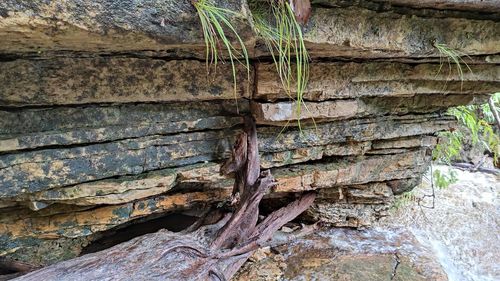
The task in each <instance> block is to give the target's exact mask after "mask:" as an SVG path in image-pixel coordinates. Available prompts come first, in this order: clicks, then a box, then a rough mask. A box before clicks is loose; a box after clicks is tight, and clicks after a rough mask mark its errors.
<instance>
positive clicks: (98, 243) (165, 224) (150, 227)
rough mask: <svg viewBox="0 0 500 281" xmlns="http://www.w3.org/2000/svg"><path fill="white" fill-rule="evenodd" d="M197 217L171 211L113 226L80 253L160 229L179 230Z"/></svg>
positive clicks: (113, 244)
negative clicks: (147, 218)
mask: <svg viewBox="0 0 500 281" xmlns="http://www.w3.org/2000/svg"><path fill="white" fill-rule="evenodd" d="M197 219H198V217H196V216H191V215H185V214H180V213H173V214H167V215H163V216H161V217H157V218H154V219H149V220H147V221H140V222H133V223H132V224H129V225H127V226H124V227H118V228H113V229H110V230H107V231H103V232H101V233H99V234H98V236H97V237H96V239H95V240H94V241H92V242H91V243H90V244H89V245H88V246H86V247H85V248H83V250H82V252H81V255H85V254H90V253H95V252H99V251H102V250H105V249H108V248H111V247H113V246H115V245H118V244H120V243H123V242H126V241H129V240H131V239H133V238H136V237H139V236H142V235H145V234H148V233H154V232H157V231H159V230H161V229H167V230H169V231H172V232H179V231H182V230H184V229H186V228H187V227H189V226H190V225H192V224H193V223H194V222H195V221H196V220H197Z"/></svg>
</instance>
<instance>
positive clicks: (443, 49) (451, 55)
mask: <svg viewBox="0 0 500 281" xmlns="http://www.w3.org/2000/svg"><path fill="white" fill-rule="evenodd" d="M434 47H435V48H436V49H437V50H438V52H439V54H440V58H439V70H438V73H437V74H439V73H440V72H441V70H442V68H443V64H444V62H443V59H446V60H447V61H448V68H449V74H448V75H451V70H452V67H451V65H452V64H454V65H455V67H456V69H457V73H458V77H459V78H460V81H461V86H462V87H463V82H464V69H463V68H462V65H465V66H466V68H467V69H468V70H469V71H470V73H473V72H472V69H471V68H470V67H469V65H468V64H467V62H465V60H464V59H463V57H465V56H467V55H466V54H464V53H462V52H459V51H457V50H454V49H452V48H450V47H448V46H447V45H446V44H441V43H434Z"/></svg>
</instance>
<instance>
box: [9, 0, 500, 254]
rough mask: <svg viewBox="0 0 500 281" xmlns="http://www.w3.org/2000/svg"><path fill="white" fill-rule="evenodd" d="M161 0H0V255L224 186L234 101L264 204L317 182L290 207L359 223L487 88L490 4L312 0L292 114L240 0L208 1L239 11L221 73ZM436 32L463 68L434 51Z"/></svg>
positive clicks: (39, 248) (71, 237)
mask: <svg viewBox="0 0 500 281" xmlns="http://www.w3.org/2000/svg"><path fill="white" fill-rule="evenodd" d="M166 2H168V3H165V1H152V2H151V1H149V2H146V1H76V2H74V3H73V4H67V3H66V4H62V3H48V4H46V3H31V1H22V0H9V1H4V2H2V3H0V38H1V39H2V44H0V54H1V57H0V255H7V256H9V257H13V258H17V259H20V260H23V261H28V262H31V263H36V264H48V263H53V262H55V261H58V260H64V259H68V258H70V257H74V256H77V255H79V254H80V253H81V252H82V250H83V248H84V247H85V246H87V245H88V244H89V243H93V242H95V241H96V239H98V238H99V237H100V235H101V234H102V233H104V232H105V231H109V230H116V229H120V228H126V227H129V226H131V225H133V224H135V223H138V222H144V221H148V220H151V219H155V218H158V217H161V216H164V215H165V214H170V213H172V212H190V213H191V214H195V215H199V213H200V212H199V211H201V210H203V209H205V208H207V206H208V205H210V204H213V205H216V204H220V203H221V202H225V201H227V200H228V199H229V197H230V193H231V189H232V179H231V178H225V177H222V176H220V175H219V172H218V171H219V168H220V164H221V163H222V162H223V161H224V159H226V158H227V157H228V156H229V153H230V150H231V147H232V145H233V142H234V140H235V136H237V134H238V133H240V132H241V124H242V122H243V119H242V116H243V115H246V114H252V115H253V116H254V117H255V119H256V121H257V123H258V124H259V125H258V128H257V131H258V136H259V151H260V154H261V159H262V168H266V169H267V168H269V169H271V170H272V173H273V175H274V176H275V178H276V180H277V185H276V187H275V188H274V189H273V191H272V192H271V193H269V194H268V195H267V199H268V201H267V202H268V204H270V205H272V204H275V202H276V201H280V200H285V201H286V200H287V198H290V197H293V196H294V195H293V194H294V193H298V192H302V191H308V190H317V192H318V199H317V201H316V203H315V205H314V206H313V207H312V208H311V209H310V210H308V211H307V212H306V214H305V215H304V218H306V219H310V220H323V221H325V222H327V223H329V224H331V225H334V226H346V227H366V226H369V225H371V224H372V222H373V221H374V220H376V219H378V218H380V217H382V216H385V215H386V210H387V208H388V207H389V206H390V204H391V202H392V200H393V198H394V195H395V194H401V193H402V192H405V191H408V190H410V189H411V188H412V187H413V186H415V185H416V184H417V183H418V182H419V181H420V178H421V176H422V174H423V173H424V171H425V170H426V168H427V166H428V163H429V161H430V157H431V156H430V154H431V150H432V148H433V146H434V145H435V144H436V141H437V140H436V137H435V134H436V133H437V132H439V131H443V130H448V129H450V128H453V127H454V126H455V123H454V121H453V120H452V119H450V118H449V117H446V116H444V115H443V114H442V113H443V112H444V110H446V109H447V108H448V107H451V106H455V105H461V104H469V103H479V102H481V101H483V100H484V99H485V97H487V95H488V94H490V93H492V92H495V91H498V89H499V88H500V68H499V67H498V59H495V56H494V55H495V54H498V53H499V52H500V49H499V48H498V46H500V35H499V33H498V32H496V30H498V29H499V28H500V23H499V22H498V17H497V19H496V20H495V17H494V16H495V15H497V16H498V14H495V9H494V8H495V7H497V5H495V3H489V2H486V1H485V2H484V3H483V4H482V6H473V5H472V3H473V2H475V1H439V2H446V3H448V4H449V5H444V6H443V5H441V4H439V5H438V4H437V2H438V1H424V2H425V3H428V4H429V5H431V7H434V6H432V5H434V4H433V2H436V5H438V6H435V7H437V8H439V9H441V8H442V7H446V8H448V7H450V9H453V11H445V10H440V11H434V12H425V14H422V13H423V11H422V10H421V9H413V8H412V7H413V6H414V5H410V4H407V2H408V1H347V2H349V3H347V2H346V1H319V2H321V4H320V5H318V6H315V7H314V10H313V17H312V19H311V21H310V22H309V23H308V24H307V26H305V36H306V39H307V44H308V47H309V48H310V52H311V54H312V57H313V58H314V60H313V62H312V63H311V71H310V77H309V84H308V87H307V89H306V91H305V93H304V100H305V106H303V107H302V110H301V111H300V112H299V111H297V104H296V103H295V102H294V101H293V100H290V98H289V97H288V95H287V94H286V91H284V90H283V88H282V87H281V82H280V81H279V77H278V76H277V75H276V73H275V69H274V65H272V64H271V60H270V59H269V57H268V56H267V55H268V54H267V52H266V51H265V49H263V48H262V44H260V41H259V40H258V38H256V37H255V35H254V33H253V32H252V31H251V21H248V19H249V17H250V14H249V10H248V5H247V3H246V2H245V1H218V2H217V3H219V4H221V5H223V6H224V7H226V8H230V9H232V10H234V11H238V12H240V13H241V15H233V17H232V18H231V21H232V22H234V24H235V25H236V27H237V30H238V32H239V33H240V35H241V37H242V38H243V40H244V41H245V43H246V44H247V48H248V50H249V53H250V54H251V56H252V58H253V60H252V64H251V67H250V69H249V70H247V69H245V68H244V67H243V66H241V65H239V66H238V67H237V72H236V80H237V84H236V88H235V87H234V84H233V77H232V75H231V72H232V70H231V66H230V65H229V64H228V63H225V64H223V63H220V64H219V65H218V67H217V71H216V72H214V69H211V72H209V73H208V75H207V68H206V64H205V62H204V61H202V60H200V58H203V56H204V53H203V52H204V45H203V37H202V34H201V32H200V28H199V23H198V21H197V18H196V14H195V10H194V9H193V8H192V7H191V4H189V1H166ZM174 2H175V3H174ZM226 2H231V4H227V3H226ZM319 2H318V3H319ZM380 2H383V4H380ZM374 3H379V4H376V5H374ZM408 3H409V2H408ZM422 5H424V4H422ZM471 5H472V6H471ZM488 5H490V6H488ZM424 6H425V7H427V6H426V5H424ZM424 6H422V7H424ZM398 7H399V8H398ZM400 7H404V8H400ZM470 7H476V8H477V9H473V8H470ZM486 7H493V8H491V10H490V13H488V16H487V17H485V19H482V18H481V14H480V13H478V12H477V10H480V11H482V10H484V9H486ZM464 10H465V11H464ZM446 15H449V16H450V17H447V16H446ZM435 43H443V44H448V45H449V46H450V47H452V48H455V49H457V50H458V51H460V52H463V53H464V54H467V55H470V56H471V58H470V64H469V67H470V71H469V70H468V69H466V70H464V75H463V76H460V75H459V73H457V70H456V69H455V67H454V66H453V65H452V67H451V68H449V67H448V64H447V62H444V65H441V64H440V62H441V63H443V60H442V59H441V60H440V58H439V53H438V51H437V50H436V48H435V47H434V44H435ZM291 89H293V86H292V87H291ZM291 94H292V95H295V93H294V92H293V90H292V92H291ZM299 119H300V120H301V127H300V128H299V127H298V126H297V125H298V123H297V120H299ZM313 121H314V122H313ZM284 126H287V127H286V128H285V129H283V128H284ZM197 211H198V212H197ZM54 248H57V250H53V249H54Z"/></svg>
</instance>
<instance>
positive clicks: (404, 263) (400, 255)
mask: <svg viewBox="0 0 500 281" xmlns="http://www.w3.org/2000/svg"><path fill="white" fill-rule="evenodd" d="M436 259H437V258H436V257H435V256H434V254H433V253H432V251H431V250H430V249H428V248H427V247H426V246H425V245H422V244H420V243H419V242H418V241H417V240H416V239H415V237H413V236H412V235H411V234H410V233H408V232H407V231H401V230H397V229H389V230H382V229H375V230H366V231H362V232H360V231H356V230H347V229H346V230H340V229H335V230H329V231H320V232H317V233H315V234H313V235H311V236H308V237H306V238H299V239H297V241H295V242H293V243H291V244H290V245H286V246H279V247H274V248H272V249H269V248H265V249H262V250H260V251H259V252H257V253H256V254H254V255H253V256H252V258H251V259H250V262H248V263H247V264H246V265H245V266H244V267H243V268H242V270H241V271H240V272H239V274H238V276H237V277H236V278H235V280H241V281H243V280H258V281H264V280H266V281H267V280H269V281H270V280H339V281H340V280H342V281H344V280H345V281H351V280H352V281H372V280H380V281H390V280H400V281H402V280H407V281H423V280H442V281H445V280H448V278H447V276H446V273H445V272H444V270H443V269H442V267H441V265H440V264H439V263H437V262H436Z"/></svg>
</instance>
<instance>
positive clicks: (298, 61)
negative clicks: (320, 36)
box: [250, 1, 314, 132]
mask: <svg viewBox="0 0 500 281" xmlns="http://www.w3.org/2000/svg"><path fill="white" fill-rule="evenodd" d="M267 4H268V5H264V4H263V2H262V1H252V2H250V9H251V10H252V15H253V20H254V27H255V31H256V33H257V34H258V35H259V37H260V38H261V39H262V40H263V42H264V44H265V45H266V47H267V49H268V50H269V53H270V54H271V57H272V59H273V62H274V65H275V67H276V72H277V73H278V76H279V78H280V82H281V84H282V87H283V90H284V91H285V93H286V94H287V95H288V96H289V97H290V99H292V100H293V101H295V102H296V104H297V107H296V114H297V117H298V126H299V130H300V131H301V132H302V127H301V124H300V116H301V113H302V109H303V108H305V109H306V110H307V107H306V106H305V103H304V92H305V89H306V87H307V82H308V80H309V61H310V57H309V53H308V52H307V48H306V46H305V42H304V36H303V33H302V28H301V26H300V24H299V23H298V22H297V20H296V18H295V14H294V12H293V9H292V7H291V6H290V4H289V3H288V1H269V2H267ZM294 83H295V89H292V85H293V84H294ZM292 92H295V96H294V95H292ZM313 122H314V120H313Z"/></svg>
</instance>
